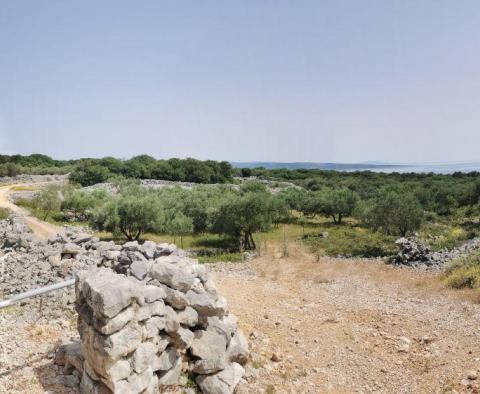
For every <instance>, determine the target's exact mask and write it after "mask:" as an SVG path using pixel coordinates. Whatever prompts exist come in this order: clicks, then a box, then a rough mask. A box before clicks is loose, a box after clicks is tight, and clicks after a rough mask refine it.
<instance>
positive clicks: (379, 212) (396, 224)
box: [359, 190, 423, 237]
mask: <svg viewBox="0 0 480 394" xmlns="http://www.w3.org/2000/svg"><path fill="white" fill-rule="evenodd" d="M359 211H360V212H359V217H360V219H361V220H362V221H363V222H364V224H366V225H367V226H369V227H371V228H374V229H377V230H382V231H384V232H385V233H387V234H391V235H401V236H402V237H404V236H405V235H407V234H408V233H410V232H413V231H415V230H417V229H419V228H420V226H421V225H422V222H423V209H422V206H421V205H420V202H419V201H418V200H417V198H416V197H415V196H414V195H413V194H412V193H408V192H400V191H393V190H391V191H384V192H382V193H380V195H379V196H378V197H377V198H375V199H374V200H371V201H367V202H364V203H363V204H362V207H361V208H360V210H359Z"/></svg>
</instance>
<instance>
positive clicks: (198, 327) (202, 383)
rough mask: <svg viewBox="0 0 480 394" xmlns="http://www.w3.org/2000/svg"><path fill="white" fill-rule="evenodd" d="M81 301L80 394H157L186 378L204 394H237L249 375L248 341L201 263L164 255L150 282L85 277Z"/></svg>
mask: <svg viewBox="0 0 480 394" xmlns="http://www.w3.org/2000/svg"><path fill="white" fill-rule="evenodd" d="M128 247H129V248H130V249H131V248H132V247H133V245H132V243H130V245H129V246H128ZM137 247H138V249H140V248H141V246H140V245H138V244H137ZM154 253H158V254H160V255H162V254H164V253H165V249H164V248H163V247H161V246H159V247H157V248H156V249H155V251H154ZM135 261H139V260H135ZM147 261H148V260H147ZM133 264H134V263H132V264H131V265H133ZM130 270H131V271H133V269H132V268H130ZM142 276H143V274H142ZM76 297H77V310H78V312H79V318H78V328H79V332H80V337H81V355H82V358H83V364H82V362H81V361H80V362H78V361H76V362H74V363H73V364H74V365H73V366H77V367H78V366H81V370H80V372H81V374H82V379H81V384H80V389H81V390H80V391H81V392H82V393H97V392H110V391H112V392H114V393H158V390H159V387H160V388H161V387H165V386H172V385H179V384H182V381H183V380H185V373H190V374H191V376H193V377H195V380H196V382H197V384H198V385H199V387H200V389H201V390H202V392H204V393H232V392H233V390H234V388H235V387H236V385H237V384H238V383H239V382H240V380H241V378H242V376H243V374H244V370H243V367H242V366H241V364H244V363H245V362H246V361H247V356H248V346H247V343H246V339H245V338H244V336H243V334H242V333H241V332H240V331H239V330H238V329H237V325H236V318H235V317H234V316H233V315H232V314H229V313H228V309H227V305H226V302H225V300H224V299H223V298H222V297H221V296H219V295H218V294H217V292H216V290H215V288H214V286H213V284H212V283H211V280H210V279H209V276H208V274H207V272H206V270H205V269H204V267H203V266H201V265H198V264H197V263H196V262H195V261H189V260H188V259H187V258H179V257H178V256H172V257H170V256H165V255H163V256H159V257H157V259H156V260H155V261H153V262H152V264H151V267H150V268H149V270H148V271H147V273H146V274H145V277H144V280H138V279H136V278H135V277H134V276H126V275H122V274H118V273H115V272H114V271H113V270H110V269H106V268H96V269H92V270H89V271H82V272H80V273H78V274H77V278H76ZM69 346H70V349H75V348H74V347H73V346H72V345H69ZM77 353H78V352H77ZM61 354H62V355H63V354H68V351H65V350H63V351H62V352H61ZM61 359H63V360H65V359H66V357H65V356H62V357H61ZM70 363H71V362H70ZM70 363H68V362H65V361H64V364H70Z"/></svg>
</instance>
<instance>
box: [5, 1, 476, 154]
mask: <svg viewBox="0 0 480 394" xmlns="http://www.w3.org/2000/svg"><path fill="white" fill-rule="evenodd" d="M479 146H480V2H478V0H471V1H470V0H460V1H454V0H449V1H444V0H422V1H418V0H374V1H372V0H362V1H360V0H350V1H348V0H332V1H329V0H301V1H293V0H291V1H283V0H262V1H258V0H242V1H229V0H227V1H220V0H217V1H209V0H204V1H198V0H183V1H173V0H172V1H162V0H155V1H147V0H138V1H122V0H115V1H109V0H102V1H101V2H99V1H89V0H82V1H77V0H74V1H64V0H60V1H57V0H49V1H37V0H33V1H26V0H18V1H2V2H0V152H2V153H7V154H13V153H19V154H30V153H34V152H36V153H37V152H38V153H44V154H48V155H50V156H53V157H55V158H59V159H68V158H79V157H101V156H115V157H120V158H122V157H125V158H127V157H131V156H134V155H137V154H143V153H145V154H150V155H152V156H154V157H156V158H170V157H180V158H183V157H195V158H199V159H215V160H229V161H281V162H292V161H313V162H346V163H353V162H364V161H386V162H455V161H480V149H479Z"/></svg>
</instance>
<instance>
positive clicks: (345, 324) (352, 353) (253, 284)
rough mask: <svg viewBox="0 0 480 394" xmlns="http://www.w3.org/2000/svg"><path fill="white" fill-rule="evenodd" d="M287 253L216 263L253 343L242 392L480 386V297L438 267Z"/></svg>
mask: <svg viewBox="0 0 480 394" xmlns="http://www.w3.org/2000/svg"><path fill="white" fill-rule="evenodd" d="M289 254H290V256H289V257H285V258H282V257H281V255H280V253H279V251H278V250H275V249H273V250H267V251H266V252H265V255H263V256H261V257H259V258H256V259H254V260H252V261H251V262H249V263H247V264H248V266H247V267H240V266H235V265H230V266H228V265H225V264H223V265H221V266H219V268H217V269H216V271H217V272H216V282H217V286H218V287H219V290H220V291H221V293H222V294H223V295H224V296H225V297H226V298H227V299H228V302H229V305H230V308H231V309H232V311H233V312H234V313H235V314H236V315H237V316H238V318H239V321H240V325H241V326H242V327H243V329H244V330H245V332H246V333H247V334H249V337H250V338H249V340H250V343H251V345H252V348H253V352H252V363H251V364H250V366H249V367H248V368H247V371H248V374H247V381H248V385H244V386H243V387H242V388H241V389H242V390H243V392H245V393H247V392H252V393H253V392H267V393H330V392H331V393H353V392H358V393H448V392H455V391H456V392H477V387H478V384H477V381H476V380H473V379H468V378H467V376H468V374H469V373H470V375H472V376H471V378H473V377H474V375H475V374H474V373H473V372H475V373H478V371H479V368H480V306H479V305H475V304H473V303H471V302H469V301H466V300H465V299H464V298H463V294H461V293H455V292H450V291H447V290H446V289H444V288H443V287H442V286H441V284H440V282H439V280H438V278H437V277H436V275H435V274H433V273H425V272H423V273H422V272H418V271H414V270H411V269H405V268H397V267H392V266H389V265H386V264H385V263H384V262H382V261H372V260H358V259H357V260H341V259H330V258H323V259H321V260H320V261H316V260H315V259H314V258H313V257H312V256H310V255H308V254H306V253H305V252H304V251H303V250H302V249H301V248H300V247H299V246H298V245H295V244H292V245H290V247H289ZM479 378H480V377H479Z"/></svg>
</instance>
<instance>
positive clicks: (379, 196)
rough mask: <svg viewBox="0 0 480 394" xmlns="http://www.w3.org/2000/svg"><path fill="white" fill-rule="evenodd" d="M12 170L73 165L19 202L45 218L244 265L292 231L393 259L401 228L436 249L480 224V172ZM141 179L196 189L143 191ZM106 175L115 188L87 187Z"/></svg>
mask: <svg viewBox="0 0 480 394" xmlns="http://www.w3.org/2000/svg"><path fill="white" fill-rule="evenodd" d="M12 166H14V167H15V166H16V167H15V169H16V172H27V173H44V172H54V173H55V172H56V173H61V172H69V173H70V185H68V186H65V187H58V186H49V187H47V188H45V189H43V190H42V191H41V192H39V193H37V194H36V196H35V197H34V198H33V200H30V201H19V202H18V204H20V205H25V206H28V207H29V208H30V209H31V210H32V211H33V213H34V214H35V215H36V216H38V217H40V218H42V219H44V220H49V221H54V222H65V221H68V222H70V223H80V224H82V223H88V224H90V225H91V226H92V227H93V228H95V229H96V230H97V231H98V232H99V233H101V234H102V235H103V236H105V237H113V238H119V237H120V238H124V239H129V240H132V239H139V238H150V239H154V240H156V241H168V242H175V243H177V244H179V245H183V246H184V247H185V248H188V249H191V250H196V251H197V253H198V254H199V255H201V256H202V259H204V261H209V260H214V259H217V260H218V259H226V260H230V261H240V260H241V254H240V252H241V251H244V250H254V249H261V244H262V242H269V241H270V242H272V241H274V242H285V239H287V238H288V239H301V240H302V242H303V243H304V244H305V245H306V246H307V247H308V248H310V250H311V251H312V252H313V253H314V254H315V255H317V256H321V255H329V256H337V255H342V256H347V257H355V256H362V257H386V256H390V255H392V254H393V253H395V250H396V247H395V244H394V241H395V240H396V239H397V238H398V237H400V236H410V235H414V234H416V235H417V236H418V237H419V238H420V239H421V240H422V241H424V242H426V243H427V244H428V245H429V246H430V247H431V248H432V249H433V250H440V249H443V248H448V249H451V248H453V247H455V246H458V245H460V244H461V243H463V242H465V241H466V240H468V239H471V238H474V237H476V236H477V235H478V233H479V228H480V219H479V218H480V204H479V200H480V174H479V173H476V172H472V173H468V174H466V173H455V174H452V175H439V174H413V173H412V174H398V173H393V174H384V173H373V172H368V171H364V172H355V173H348V172H335V171H322V170H266V169H262V168H257V169H233V168H232V167H231V166H230V164H229V163H226V162H214V161H199V160H194V159H185V160H180V159H170V160H155V159H154V158H152V157H150V156H146V155H141V156H136V157H134V158H132V159H129V160H119V159H114V158H109V157H106V158H103V159H80V160H75V161H58V160H53V159H51V158H49V157H47V156H43V155H31V156H0V174H3V173H9V171H10V170H9V169H12V168H13V167H12ZM52 168H53V169H54V171H52ZM2 171H3V172H2ZM10 175H11V174H10ZM250 177H254V178H250ZM139 179H162V180H171V181H186V182H192V183H197V184H198V185H197V186H195V187H193V188H190V189H184V188H180V187H169V188H163V189H158V190H155V189H145V188H143V187H141V186H140V185H139V183H138V180H139ZM106 181H109V182H112V183H113V185H114V187H115V188H116V190H117V192H116V193H114V194H110V192H109V191H108V190H107V189H102V188H95V189H93V190H89V191H87V190H84V189H82V188H81V186H86V185H93V184H97V183H103V182H106ZM281 182H290V185H291V186H290V187H283V188H281V189H280V191H279V192H276V193H272V192H271V190H270V189H269V188H275V187H277V186H280V185H281ZM202 184H204V185H202ZM208 184H210V185H208ZM211 184H217V185H211ZM282 186H285V185H284V184H283V185H282ZM470 259H471V260H472V261H470V260H469V261H463V260H462V262H458V263H457V264H456V265H454V267H452V268H451V269H449V271H448V274H447V279H446V281H447V282H448V283H449V284H450V285H452V286H460V285H459V284H460V283H464V282H465V283H467V285H466V286H476V284H475V283H477V282H478V281H476V279H475V280H473V279H472V280H470V279H468V278H469V276H471V275H474V276H475V275H476V273H478V264H477V263H475V262H476V261H477V260H478V259H475V257H474V256H472V257H471V258H470ZM455 275H457V276H459V277H460V278H458V277H457V276H455ZM462 278H463V279H462Z"/></svg>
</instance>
